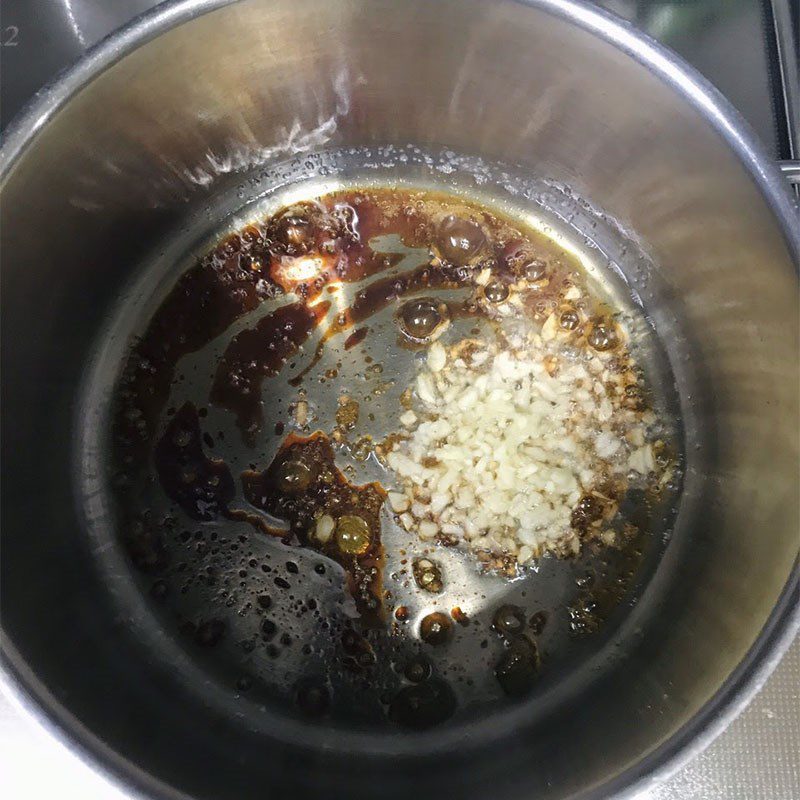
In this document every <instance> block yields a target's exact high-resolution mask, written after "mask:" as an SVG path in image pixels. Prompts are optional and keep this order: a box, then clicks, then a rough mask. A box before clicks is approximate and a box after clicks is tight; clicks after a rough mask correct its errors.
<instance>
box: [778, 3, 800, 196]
mask: <svg viewBox="0 0 800 800" xmlns="http://www.w3.org/2000/svg"><path fill="white" fill-rule="evenodd" d="M772 17H773V19H774V20H775V42H776V44H777V49H778V65H779V67H780V73H781V84H782V90H783V105H784V109H785V111H786V127H787V131H788V134H789V155H790V156H791V157H792V158H798V157H800V73H798V69H797V45H796V44H795V34H796V33H797V32H796V31H795V33H793V32H792V28H793V27H794V23H793V22H792V12H791V9H790V8H789V0H772ZM795 182H796V181H795Z"/></svg>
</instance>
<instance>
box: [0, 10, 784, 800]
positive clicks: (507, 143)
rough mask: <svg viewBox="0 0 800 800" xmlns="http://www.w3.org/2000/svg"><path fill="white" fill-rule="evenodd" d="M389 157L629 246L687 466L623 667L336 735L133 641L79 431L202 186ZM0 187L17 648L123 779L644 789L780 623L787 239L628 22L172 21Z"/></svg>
mask: <svg viewBox="0 0 800 800" xmlns="http://www.w3.org/2000/svg"><path fill="white" fill-rule="evenodd" d="M390 142H393V143H397V144H406V143H413V144H415V145H420V146H424V147H446V148H451V149H452V150H453V151H456V152H460V153H466V154H474V155H478V156H481V157H482V158H484V159H487V160H489V161H497V160H500V161H503V162H510V163H515V164H517V165H519V166H520V168H522V169H523V170H527V171H529V172H530V173H531V174H535V175H537V176H540V177H541V178H542V179H543V180H545V181H547V182H549V183H550V184H553V185H555V184H558V185H560V186H567V187H569V191H570V193H571V196H572V197H573V198H575V197H577V198H579V199H580V200H584V199H585V200H586V201H588V203H590V204H592V205H593V206H594V207H595V208H598V209H601V210H602V212H603V214H604V215H605V218H606V219H607V220H611V221H613V223H614V226H616V227H617V228H618V229H619V230H621V231H622V232H624V233H625V234H626V235H628V236H629V238H631V239H632V240H635V241H636V242H637V243H638V247H639V248H640V250H641V252H643V253H644V254H645V256H646V258H644V259H640V260H636V261H635V263H631V262H625V263H622V264H620V266H621V268H622V269H623V270H624V271H626V273H627V278H628V280H629V281H630V282H631V285H632V286H634V287H635V288H636V289H637V290H638V291H639V294H640V297H641V299H642V302H643V304H644V305H645V308H646V309H647V311H648V313H649V314H650V316H651V318H652V320H653V322H654V324H655V326H656V329H657V331H659V333H660V334H661V338H662V341H663V342H664V344H665V347H666V349H667V351H668V354H669V356H670V359H671V362H672V368H673V372H674V374H675V377H676V381H677V385H678V390H679V393H680V395H681V403H682V409H683V412H684V419H685V421H686V422H687V458H688V473H687V482H686V491H685V495H684V501H683V504H682V508H681V511H680V515H679V519H678V523H677V525H676V528H675V531H674V533H673V536H672V539H671V540H670V542H669V544H668V546H667V547H666V549H665V552H664V555H663V558H662V560H661V563H660V565H659V567H658V569H657V570H656V572H655V574H654V575H653V576H652V578H651V580H650V584H649V586H648V589H647V595H646V598H649V599H648V600H647V602H644V600H645V598H643V602H642V603H641V608H637V609H633V610H632V611H631V613H630V615H629V619H628V620H627V627H626V629H625V631H626V632H625V642H626V648H625V657H624V658H621V659H619V660H618V661H617V662H615V666H614V669H613V670H610V671H605V672H603V673H602V674H600V673H598V674H597V675H594V676H593V674H592V673H591V671H589V672H587V674H586V678H587V680H585V681H583V683H582V685H581V687H580V690H579V691H576V692H573V693H572V694H570V695H569V696H568V697H566V698H562V699H561V701H560V702H554V703H553V704H552V707H550V708H548V709H547V710H546V711H547V713H538V711H537V709H535V708H530V707H526V706H525V705H523V706H521V707H520V708H519V709H516V710H515V711H514V712H513V714H509V715H508V716H507V718H505V719H499V720H498V719H494V718H492V719H489V720H483V721H479V722H476V723H475V724H472V725H470V726H464V727H462V728H461V729H459V730H458V731H457V732H456V733H453V732H451V733H450V734H449V735H447V736H440V735H439V734H437V733H436V732H432V733H429V734H419V735H417V734H414V735H411V734H408V735H404V736H401V735H399V734H395V735H387V736H386V737H383V738H380V739H379V740H374V741H370V742H364V741H363V739H358V740H355V739H354V740H352V742H351V740H347V742H348V743H349V744H348V747H347V748H346V749H344V750H343V749H342V747H339V744H341V741H337V735H336V734H334V733H330V732H328V733H326V731H325V730H322V731H320V730H312V729H310V728H309V730H308V731H307V737H306V740H305V741H303V738H302V737H301V739H300V741H297V740H296V738H291V740H290V737H289V736H288V735H287V733H286V731H285V730H284V729H282V728H281V727H280V726H279V725H277V724H275V725H272V727H270V723H269V720H270V719H271V717H269V715H268V714H266V711H265V715H266V716H265V719H267V721H268V722H267V724H265V725H264V726H260V727H258V729H255V728H253V727H252V726H249V725H247V724H244V722H243V718H242V717H241V715H240V714H238V713H237V711H236V709H235V706H234V707H232V708H228V709H226V708H220V707H219V706H218V705H213V704H211V703H210V702H209V703H206V702H202V700H198V692H189V691H186V690H185V689H184V687H182V686H181V685H180V682H176V681H175V680H174V677H175V675H174V673H173V672H172V671H171V670H170V669H168V668H167V667H166V666H165V664H164V662H163V660H162V659H160V658H158V657H157V650H158V642H159V641H160V640H161V641H163V642H164V644H165V645H166V641H165V637H166V634H165V633H164V632H163V631H160V630H152V629H151V630H150V631H149V635H148V636H147V637H143V636H142V629H143V628H144V627H146V626H147V625H150V624H151V621H150V618H149V617H148V615H147V613H146V610H145V607H144V605H143V604H141V603H139V602H137V601H136V600H133V599H131V600H130V602H129V605H128V606H127V607H126V609H125V610H124V611H121V610H120V603H119V595H120V591H118V586H121V585H122V584H123V583H124V576H123V575H122V574H117V575H114V574H109V572H108V571H107V570H106V571H103V570H101V569H99V568H98V562H99V560H100V559H101V557H102V553H103V550H104V549H106V548H107V547H112V542H111V534H110V532H109V539H108V542H107V543H103V542H102V540H101V541H100V542H98V540H97V539H96V538H95V539H90V538H89V537H87V536H86V533H85V514H84V510H85V509H84V506H85V504H86V503H90V502H91V498H87V497H86V496H84V495H81V494H80V493H79V492H78V491H77V490H76V478H75V476H76V475H77V474H78V473H80V472H81V471H82V470H83V469H84V468H85V466H86V464H85V463H81V458H82V457H83V455H84V454H83V453H82V451H81V449H80V446H79V443H78V442H77V439H76V436H75V431H76V430H77V429H78V428H80V427H81V425H82V424H83V423H85V421H86V419H87V418H88V419H92V417H91V416H88V415H90V414H91V409H90V408H87V406H86V405H85V397H84V395H83V379H84V375H85V371H86V369H87V365H88V364H89V362H90V360H91V358H92V357H93V356H94V355H96V348H97V342H98V340H100V341H102V335H103V331H104V330H105V326H106V323H107V321H108V320H107V316H108V314H109V309H111V308H114V307H116V306H117V304H118V301H119V298H120V297H121V296H124V295H125V292H129V291H130V289H129V287H130V282H131V280H132V277H133V276H134V275H136V274H138V272H139V271H140V270H141V269H142V265H143V264H146V263H151V262H152V260H153V257H154V254H156V255H158V253H160V252H162V251H167V250H168V249H169V248H170V247H172V246H173V243H174V242H175V241H176V236H177V237H178V238H180V236H184V237H185V236H186V231H192V232H193V235H196V234H197V232H198V231H202V230H203V226H204V225H205V226H206V228H207V229H210V228H211V227H212V226H213V223H214V220H215V217H216V214H217V213H219V209H220V208H222V206H221V205H220V201H219V198H220V197H225V198H226V201H225V202H226V203H227V205H226V206H225V207H226V209H227V210H228V211H230V210H232V209H233V208H235V205H236V198H238V202H239V204H240V205H241V204H242V203H243V202H244V201H245V200H246V199H247V197H248V192H249V191H253V190H254V188H255V187H259V186H261V182H263V181H264V180H265V179H269V180H272V181H278V182H280V180H281V176H280V175H279V174H277V173H275V172H270V171H269V169H268V167H269V165H270V164H272V163H273V162H275V161H280V160H283V159H286V158H287V157H290V156H293V155H296V154H298V153H305V152H310V151H313V150H316V149H319V148H322V147H346V146H350V145H372V144H386V143H390ZM0 192H1V194H0V198H1V199H2V208H1V209H0V211H1V212H2V256H3V274H2V289H3V292H2V305H3V314H2V333H3V337H2V356H3V368H4V369H3V387H2V388H3V412H2V413H3V418H2V457H3V470H2V490H3V500H4V502H3V508H2V523H3V525H2V556H3V558H2V586H1V587H0V588H1V589H2V626H3V633H4V640H3V663H4V667H5V670H6V675H7V681H8V683H9V685H11V686H12V687H13V690H14V691H16V692H18V693H19V694H20V695H21V696H23V697H24V698H25V699H26V701H27V702H29V704H30V705H31V707H32V708H35V709H37V713H39V714H41V715H42V716H43V717H45V718H47V719H48V720H49V721H50V722H51V723H52V724H53V728H54V730H56V731H57V732H58V735H60V736H63V737H65V738H66V739H68V740H69V741H71V742H72V743H74V745H75V746H76V747H78V748H79V749H80V750H82V751H83V752H84V753H85V754H86V755H87V757H89V758H91V759H92V760H93V761H95V762H96V763H97V764H98V765H99V766H100V767H102V768H104V769H107V770H109V771H110V772H111V773H113V774H114V775H115V776H117V777H118V778H119V779H120V780H121V781H122V782H123V783H124V784H126V785H127V786H129V787H131V789H134V790H138V791H140V792H141V793H143V794H144V795H147V796H153V797H194V798H228V797H230V798H234V797H235V798H247V797H255V796H262V795H264V794H269V793H275V794H279V793H280V794H285V793H287V792H290V791H294V792H301V793H302V796H309V797H313V796H323V795H324V796H326V797H330V796H344V795H347V796H348V797H369V796H373V795H374V794H375V793H376V792H377V791H380V792H381V794H383V795H388V796H390V797H394V796H398V797H399V796H401V795H403V794H404V793H406V792H408V791H414V790H421V789H424V790H425V791H426V792H433V793H439V792H441V793H444V792H447V793H449V794H452V795H457V796H470V797H472V796H474V797H478V796H481V795H489V794H491V795H492V796H493V797H513V796H536V797H542V798H561V797H586V798H588V797H606V796H609V795H628V794H633V793H634V792H635V791H637V790H639V789H641V788H644V787H646V786H647V785H648V783H649V782H650V781H653V780H657V779H659V778H660V777H663V776H665V775H666V774H667V773H669V772H670V770H672V769H674V768H675V766H676V765H677V764H679V763H680V762H681V761H682V760H683V759H685V758H688V757H689V756H691V754H692V753H694V752H696V751H697V750H699V749H700V748H701V747H702V746H703V745H704V744H705V743H706V742H708V741H709V740H710V739H711V738H712V737H713V736H714V735H715V734H716V733H717V732H718V731H719V730H720V729H721V728H722V727H723V726H724V725H725V723H726V721H727V720H728V719H729V718H730V717H731V716H732V715H733V714H735V713H736V711H737V710H738V709H739V708H740V707H741V706H742V705H743V704H744V703H745V702H746V701H747V699H748V698H749V697H750V695H751V694H752V692H754V691H755V690H756V688H757V687H758V685H759V684H760V682H761V681H762V680H763V679H764V677H765V675H766V674H767V673H768V672H769V670H770V668H771V666H772V665H773V664H774V663H775V661H776V660H777V659H778V658H779V656H780V653H781V652H782V650H783V648H784V647H785V645H786V643H787V642H788V641H789V640H790V638H791V636H792V635H793V632H794V631H795V630H796V629H797V625H798V616H797V599H798V568H797V552H798V509H799V508H800V502H799V500H800V498H798V487H799V486H800V479H799V476H798V464H799V463H800V462H799V460H798V443H799V442H800V432H799V431H798V420H799V418H800V417H799V409H798V386H800V383H799V381H798V335H797V334H798V293H797V290H798V279H797V265H798V261H799V260H800V233H799V230H798V229H799V228H800V226H798V222H797V217H796V214H795V209H793V207H792V200H791V196H790V193H789V190H788V188H787V186H786V185H784V181H783V179H782V177H781V175H780V172H779V171H778V169H777V168H776V167H775V166H774V165H772V164H771V163H770V162H769V160H768V159H767V158H766V157H765V155H764V154H763V152H762V151H761V149H760V147H759V145H758V144H757V143H756V142H755V140H754V138H753V137H752V135H751V134H750V133H749V132H748V131H747V129H746V126H745V125H744V123H743V121H742V120H741V119H740V118H739V117H738V115H737V114H736V113H735V112H734V111H733V110H732V109H731V108H730V107H729V106H728V105H727V103H726V102H725V101H724V100H723V99H722V98H721V97H720V96H719V95H718V94H717V93H716V92H715V91H714V90H713V89H712V88H711V87H710V86H708V85H707V84H706V83H705V82H704V81H703V80H702V79H701V78H700V77H699V76H697V75H696V74H695V73H693V72H692V71H691V70H690V69H689V68H688V67H686V66H684V65H682V64H680V63H679V62H678V60H677V59H676V58H675V57H674V56H673V55H672V54H670V53H668V52H666V51H665V50H663V49H662V48H660V47H658V46H657V45H655V44H653V43H652V42H650V41H647V40H645V39H643V38H642V37H641V36H640V35H638V34H636V33H634V32H633V31H632V30H631V29H629V28H627V27H626V26H625V25H623V24H621V23H619V22H617V21H614V20H612V19H611V18H610V17H608V16H606V15H604V14H602V13H599V12H597V11H593V10H590V9H588V8H586V7H585V6H583V5H580V4H578V3H573V2H567V1H566V0H531V1H530V2H514V1H513V0H494V1H493V2H489V0H436V1H435V2H424V0H406V2H403V3H399V2H391V1H390V0H369V1H367V0H324V1H323V0H300V1H299V2H294V1H293V0H292V1H291V2H290V0H274V1H273V2H269V3H267V2H259V1H258V0H244V1H243V2H239V3H226V2H221V1H220V0H206V1H204V0H192V1H191V2H179V3H173V4H167V5H166V6H165V7H163V8H160V9H157V10H156V11H154V12H153V13H151V14H149V15H146V16H144V17H142V18H140V19H139V20H137V21H135V22H134V23H133V24H132V25H131V26H129V27H128V28H126V29H125V30H124V31H122V32H121V33H119V34H116V35H115V36H113V37H111V38H110V39H109V40H107V41H105V42H104V43H102V44H101V45H100V46H99V47H98V48H96V49H95V50H93V51H92V52H90V53H89V55H88V56H87V57H86V58H85V59H84V60H83V61H82V62H81V63H80V64H79V65H78V66H77V67H76V68H75V69H74V70H73V71H71V72H70V73H68V74H67V75H65V76H64V77H63V78H62V79H61V80H60V81H59V82H58V83H57V84H56V85H55V86H54V87H52V88H49V89H47V90H45V91H44V92H42V93H41V95H40V96H39V97H38V98H37V99H36V101H35V102H34V104H33V105H32V106H31V107H30V108H29V109H28V111H27V112H26V113H25V114H24V115H23V116H22V117H21V118H20V119H19V120H18V121H17V123H16V125H15V126H14V127H13V129H12V130H11V131H10V132H9V134H8V136H7V139H6V142H5V144H4V147H3V151H2V184H1V185H0ZM579 205H580V204H579ZM653 265H655V266H653ZM133 299H135V298H133ZM159 637H160V638H159ZM154 642H155V643H156V644H155V646H154V644H153V643H154ZM200 696H202V693H200ZM437 737H438V738H437ZM342 741H344V740H342Z"/></svg>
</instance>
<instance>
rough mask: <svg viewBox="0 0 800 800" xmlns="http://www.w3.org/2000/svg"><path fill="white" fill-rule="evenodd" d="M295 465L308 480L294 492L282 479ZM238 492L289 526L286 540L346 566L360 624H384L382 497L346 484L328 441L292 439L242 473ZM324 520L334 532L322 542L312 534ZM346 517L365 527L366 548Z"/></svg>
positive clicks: (376, 489)
mask: <svg viewBox="0 0 800 800" xmlns="http://www.w3.org/2000/svg"><path fill="white" fill-rule="evenodd" d="M298 464H302V465H303V468H304V470H305V471H307V472H306V473H305V474H306V476H307V477H306V479H305V480H304V482H303V485H302V486H297V487H296V488H294V489H293V488H292V487H291V486H287V481H286V476H287V474H295V473H296V472H297V471H298V470H297V465H298ZM242 489H243V492H244V497H245V499H246V500H247V502H248V503H250V504H251V505H252V506H254V507H255V508H260V509H262V510H264V511H266V512H267V513H269V514H271V515H273V516H274V517H277V518H278V519H282V520H286V521H287V522H288V523H289V526H290V527H289V530H290V534H289V536H287V537H286V538H287V539H288V540H289V541H291V540H294V539H296V541H297V542H298V543H299V544H300V545H301V546H303V547H311V548H313V549H315V550H317V551H318V552H320V553H323V554H324V555H326V556H329V557H330V558H332V559H333V560H334V561H336V562H338V563H339V564H341V565H342V567H344V569H345V571H346V572H347V585H348V590H349V592H350V594H351V595H352V596H353V599H354V600H355V601H356V607H357V608H358V610H359V611H360V613H361V615H362V619H363V621H364V622H366V623H368V624H373V625H374V624H377V623H380V622H381V621H382V620H383V618H384V609H383V589H382V586H383V583H382V569H383V547H382V545H381V535H380V534H381V524H380V511H381V506H382V505H383V501H384V498H385V497H386V493H385V492H384V491H383V489H382V487H381V486H380V485H379V484H377V483H369V484H366V485H365V486H355V485H353V484H352V483H350V482H349V481H348V480H347V479H346V478H345V476H344V475H343V474H342V472H341V471H340V470H339V469H338V468H337V467H336V464H335V463H334V454H333V448H332V447H331V443H330V441H329V439H328V438H327V436H325V434H323V433H319V432H318V433H315V434H314V435H313V436H310V437H307V438H306V437H299V436H296V435H294V434H290V435H289V436H288V437H287V439H286V441H285V442H284V443H283V445H282V446H281V449H280V451H279V452H278V454H277V455H276V456H275V458H274V460H273V461H272V463H271V464H270V465H269V466H268V467H267V468H266V469H265V470H264V471H263V472H253V471H248V472H245V473H243V474H242ZM323 515H329V516H330V517H331V518H332V519H333V520H334V524H335V525H336V527H335V528H334V532H333V533H332V534H331V535H330V537H329V538H327V539H326V540H325V541H320V540H319V538H316V536H315V532H316V530H317V525H318V521H319V518H320V517H321V516H323ZM347 518H356V519H358V520H361V521H362V522H363V525H364V529H365V531H366V532H367V538H366V544H365V546H363V547H362V546H358V547H353V546H351V545H352V541H353V536H352V534H350V535H348V529H347V528H343V527H342V525H341V521H342V520H347ZM279 534H280V535H285V532H283V531H279Z"/></svg>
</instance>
